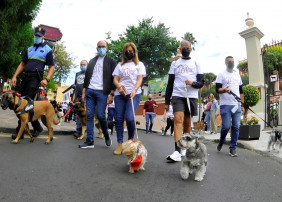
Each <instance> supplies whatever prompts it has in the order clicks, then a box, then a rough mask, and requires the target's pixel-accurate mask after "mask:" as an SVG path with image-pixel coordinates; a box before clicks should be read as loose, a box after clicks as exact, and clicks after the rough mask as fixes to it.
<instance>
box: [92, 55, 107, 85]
mask: <svg viewBox="0 0 282 202" xmlns="http://www.w3.org/2000/svg"><path fill="white" fill-rule="evenodd" d="M103 62H104V57H101V56H99V57H98V60H97V62H96V64H95V66H94V69H93V74H92V77H91V79H90V84H89V88H91V89H93V90H103Z"/></svg>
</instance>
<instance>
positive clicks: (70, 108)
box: [62, 106, 73, 119]
mask: <svg viewBox="0 0 282 202" xmlns="http://www.w3.org/2000/svg"><path fill="white" fill-rule="evenodd" d="M72 108H73V106H70V107H69V109H68V111H67V112H66V114H65V115H64V116H63V118H62V119H65V118H66V116H67V115H68V114H69V113H70V111H71V110H72Z"/></svg>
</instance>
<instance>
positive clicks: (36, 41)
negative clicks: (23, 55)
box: [34, 36, 42, 44]
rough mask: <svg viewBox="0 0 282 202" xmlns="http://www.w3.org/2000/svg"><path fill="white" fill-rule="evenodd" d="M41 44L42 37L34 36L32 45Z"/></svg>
mask: <svg viewBox="0 0 282 202" xmlns="http://www.w3.org/2000/svg"><path fill="white" fill-rule="evenodd" d="M41 42H42V37H38V36H34V43H35V44H40V43H41Z"/></svg>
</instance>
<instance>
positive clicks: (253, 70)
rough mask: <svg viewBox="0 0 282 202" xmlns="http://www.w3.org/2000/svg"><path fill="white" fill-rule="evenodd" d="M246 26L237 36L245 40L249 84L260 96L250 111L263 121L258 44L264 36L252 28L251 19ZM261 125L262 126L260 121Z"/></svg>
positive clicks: (261, 74)
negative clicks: (256, 89) (257, 90)
mask: <svg viewBox="0 0 282 202" xmlns="http://www.w3.org/2000/svg"><path fill="white" fill-rule="evenodd" d="M246 25H247V26H248V28H247V29H246V30H244V31H242V32H240V33H239V34H240V36H241V37H243V38H244V39H245V42H246V49H247V59H248V75H249V84H250V85H253V86H255V87H257V88H259V90H260V95H261V99H260V101H259V102H258V104H257V105H256V106H254V107H252V110H253V111H254V112H256V113H257V114H258V115H259V116H260V117H261V118H263V119H264V118H265V102H266V100H265V83H264V71H263V62H262V54H261V44H260V39H261V38H262V37H263V36H264V34H263V33H262V32H261V31H260V30H259V29H258V28H257V27H253V25H254V21H253V19H252V18H249V16H248V18H247V19H246ZM261 125H263V122H262V121H261ZM261 128H263V127H261Z"/></svg>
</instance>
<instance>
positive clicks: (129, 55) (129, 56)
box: [125, 51, 134, 60]
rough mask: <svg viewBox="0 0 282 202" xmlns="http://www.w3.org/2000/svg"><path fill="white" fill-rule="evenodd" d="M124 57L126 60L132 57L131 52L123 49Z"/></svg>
mask: <svg viewBox="0 0 282 202" xmlns="http://www.w3.org/2000/svg"><path fill="white" fill-rule="evenodd" d="M125 57H126V59H127V60H131V59H132V58H133V57H134V54H133V53H132V52H128V51H125Z"/></svg>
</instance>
